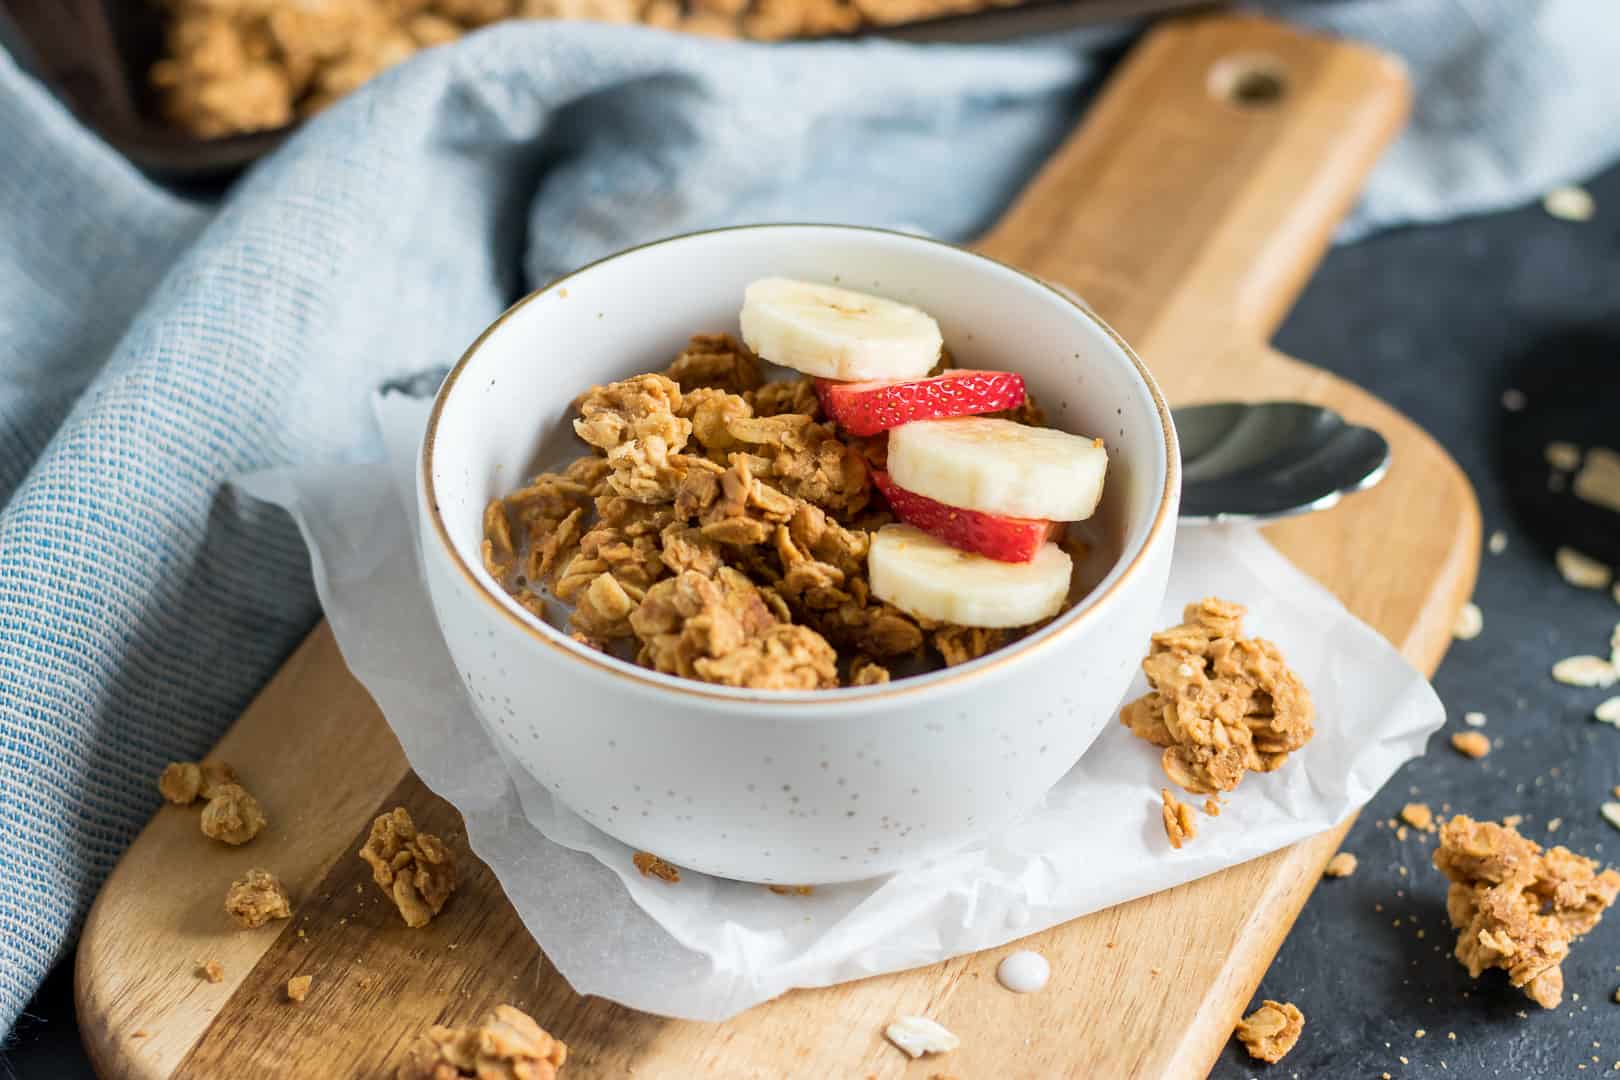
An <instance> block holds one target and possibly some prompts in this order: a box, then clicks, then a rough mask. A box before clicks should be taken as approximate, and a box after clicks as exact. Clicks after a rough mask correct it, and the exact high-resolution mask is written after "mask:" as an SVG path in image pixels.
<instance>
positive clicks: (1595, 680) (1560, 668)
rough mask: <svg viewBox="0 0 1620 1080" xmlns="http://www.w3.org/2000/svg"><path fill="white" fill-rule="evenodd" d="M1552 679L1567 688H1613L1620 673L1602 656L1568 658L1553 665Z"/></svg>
mask: <svg viewBox="0 0 1620 1080" xmlns="http://www.w3.org/2000/svg"><path fill="white" fill-rule="evenodd" d="M1552 677H1553V678H1554V679H1556V680H1558V681H1559V682H1561V683H1563V684H1564V685H1565V686H1613V685H1614V684H1615V682H1616V681H1617V680H1620V672H1616V671H1615V669H1614V664H1612V663H1611V662H1610V661H1608V660H1605V659H1604V658H1603V657H1601V656H1567V657H1565V658H1564V659H1562V660H1560V661H1558V663H1556V664H1554V665H1553V668H1552Z"/></svg>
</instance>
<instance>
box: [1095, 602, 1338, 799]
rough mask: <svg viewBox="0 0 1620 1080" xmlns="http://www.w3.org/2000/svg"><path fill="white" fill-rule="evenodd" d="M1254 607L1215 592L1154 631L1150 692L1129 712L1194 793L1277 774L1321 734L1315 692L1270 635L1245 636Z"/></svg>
mask: <svg viewBox="0 0 1620 1080" xmlns="http://www.w3.org/2000/svg"><path fill="white" fill-rule="evenodd" d="M1244 614H1245V609H1244V608H1243V607H1242V606H1240V605H1238V604H1232V603H1228V602H1227V601H1224V600H1220V599H1217V598H1215V597H1209V598H1207V599H1204V600H1201V601H1199V602H1198V603H1195V604H1189V605H1187V607H1186V609H1185V611H1184V612H1183V618H1184V619H1185V620H1186V621H1185V622H1183V623H1182V624H1181V625H1179V626H1173V627H1171V628H1170V629H1168V630H1163V631H1160V632H1159V633H1157V634H1154V635H1153V641H1152V645H1151V647H1150V650H1149V652H1148V656H1147V658H1146V659H1145V660H1143V661H1142V670H1143V672H1144V673H1145V674H1146V675H1147V679H1148V685H1149V686H1150V687H1151V688H1152V689H1151V690H1150V692H1149V693H1147V694H1146V695H1144V696H1143V697H1141V698H1138V699H1137V700H1136V701H1133V702H1131V703H1129V704H1127V705H1126V706H1125V707H1124V708H1123V709H1122V710H1121V711H1120V717H1119V718H1120V722H1121V723H1123V724H1124V725H1125V726H1126V727H1128V728H1130V729H1131V731H1132V733H1133V734H1135V735H1136V736H1138V737H1139V738H1142V739H1146V740H1147V741H1148V742H1151V743H1153V744H1154V745H1155V746H1162V747H1164V748H1165V751H1164V756H1163V758H1162V761H1161V764H1162V767H1163V768H1164V771H1165V774H1166V775H1167V776H1169V777H1170V779H1171V780H1172V781H1174V782H1175V783H1176V784H1178V785H1180V786H1181V788H1182V789H1183V790H1185V791H1188V792H1191V793H1192V794H1194V795H1210V794H1214V793H1215V792H1219V791H1231V790H1232V789H1233V788H1235V787H1237V785H1238V782H1239V781H1240V780H1242V778H1243V774H1244V773H1245V772H1247V771H1254V772H1271V771H1272V770H1274V769H1277V768H1279V767H1281V765H1282V763H1283V762H1284V761H1286V760H1287V759H1288V755H1289V754H1290V753H1292V752H1293V751H1295V750H1298V749H1299V748H1300V747H1302V746H1304V745H1305V744H1306V743H1307V742H1308V741H1309V740H1310V738H1311V735H1312V734H1313V733H1314V728H1313V726H1312V720H1313V718H1314V716H1315V708H1314V706H1313V705H1312V703H1311V696H1310V693H1309V691H1307V690H1306V689H1305V686H1304V684H1303V683H1301V682H1300V681H1299V677H1298V676H1297V675H1295V674H1294V672H1293V671H1292V670H1290V669H1289V668H1288V666H1287V665H1286V664H1285V663H1284V662H1283V658H1282V654H1281V653H1280V652H1278V650H1277V647H1276V646H1275V645H1273V644H1272V643H1271V642H1269V641H1266V640H1265V639H1264V638H1245V637H1243V636H1242V633H1243V625H1242V621H1243V616H1244Z"/></svg>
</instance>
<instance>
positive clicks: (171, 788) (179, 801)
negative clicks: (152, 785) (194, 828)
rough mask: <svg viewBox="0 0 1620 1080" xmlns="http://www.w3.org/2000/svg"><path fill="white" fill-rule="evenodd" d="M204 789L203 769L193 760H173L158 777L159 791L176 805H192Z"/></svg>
mask: <svg viewBox="0 0 1620 1080" xmlns="http://www.w3.org/2000/svg"><path fill="white" fill-rule="evenodd" d="M201 790H202V770H201V769H200V768H198V767H197V764H196V762H193V761H171V762H169V764H168V765H167V766H166V767H165V768H164V770H163V775H162V776H160V777H158V791H159V792H160V793H162V795H163V797H164V798H165V799H167V800H168V801H169V802H172V803H174V805H176V806H190V805H191V804H192V803H194V802H196V801H197V794H198V793H199V792H200V791H201Z"/></svg>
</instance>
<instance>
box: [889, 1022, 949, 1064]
mask: <svg viewBox="0 0 1620 1080" xmlns="http://www.w3.org/2000/svg"><path fill="white" fill-rule="evenodd" d="M883 1037H884V1038H886V1039H888V1040H889V1041H890V1042H891V1043H893V1044H894V1045H895V1046H896V1047H898V1048H899V1049H900V1050H901V1051H903V1052H904V1053H905V1054H906V1056H907V1057H911V1058H920V1057H922V1056H923V1055H924V1054H948V1053H950V1052H951V1051H952V1050H955V1049H956V1048H957V1047H958V1046H961V1045H962V1040H961V1039H959V1038H957V1037H956V1036H955V1035H953V1034H951V1032H949V1031H947V1030H946V1029H945V1028H944V1027H943V1026H942V1025H940V1024H939V1023H937V1022H935V1021H933V1020H930V1019H928V1018H927V1017H926V1016H902V1017H901V1018H900V1019H898V1020H896V1021H895V1022H894V1023H892V1024H890V1025H889V1026H888V1027H886V1028H884V1029H883Z"/></svg>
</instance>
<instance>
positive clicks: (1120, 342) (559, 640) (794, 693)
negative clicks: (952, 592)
mask: <svg viewBox="0 0 1620 1080" xmlns="http://www.w3.org/2000/svg"><path fill="white" fill-rule="evenodd" d="M776 229H783V230H788V229H832V230H838V231H848V232H867V233H878V234H881V235H884V236H891V237H897V238H901V239H904V240H906V241H910V242H916V243H922V244H930V245H934V246H936V247H941V248H947V249H949V250H951V251H953V252H956V253H958V254H964V255H968V256H970V257H971V258H974V259H982V260H983V261H985V262H988V263H992V264H994V265H996V266H998V267H1001V268H1002V269H1004V270H1008V271H1011V272H1012V273H1015V274H1017V275H1018V276H1020V277H1022V278H1024V279H1025V280H1027V281H1028V282H1030V283H1031V284H1033V285H1035V286H1037V287H1039V288H1041V289H1044V290H1046V291H1047V292H1049V293H1051V294H1052V295H1053V296H1055V297H1057V298H1058V299H1059V300H1061V301H1062V302H1063V303H1064V304H1067V305H1068V306H1069V307H1071V308H1073V309H1074V310H1075V311H1076V312H1077V313H1078V314H1079V316H1080V317H1081V318H1083V319H1085V320H1086V321H1087V322H1090V323H1091V324H1092V325H1093V326H1094V327H1096V328H1097V329H1098V330H1100V331H1102V333H1103V334H1104V336H1106V337H1107V338H1108V339H1109V340H1110V341H1112V342H1113V343H1114V345H1115V346H1116V347H1117V348H1118V349H1119V350H1120V352H1121V353H1122V354H1123V355H1124V356H1125V358H1126V359H1127V360H1129V361H1130V363H1131V365H1132V367H1134V368H1135V370H1136V374H1137V377H1138V378H1139V379H1140V380H1141V382H1142V385H1143V386H1144V387H1145V388H1146V389H1147V392H1148V396H1149V398H1150V399H1151V400H1152V402H1153V407H1154V410H1155V411H1156V412H1157V414H1158V418H1159V429H1160V434H1161V435H1162V437H1163V439H1164V453H1165V470H1164V486H1163V488H1162V489H1161V490H1160V491H1159V493H1158V501H1157V505H1156V507H1155V509H1154V514H1153V520H1152V522H1151V523H1150V524H1149V526H1148V530H1147V533H1146V535H1145V536H1144V537H1143V539H1142V543H1141V545H1140V546H1139V547H1138V548H1137V550H1136V552H1135V553H1134V554H1133V555H1132V557H1131V559H1130V562H1129V563H1128V564H1127V565H1126V566H1125V567H1124V569H1123V570H1122V571H1121V572H1120V573H1119V575H1118V576H1117V577H1115V578H1114V579H1113V580H1112V581H1111V582H1108V583H1107V585H1106V587H1104V588H1103V589H1102V590H1101V592H1100V593H1093V594H1090V595H1089V596H1088V597H1087V598H1086V599H1089V600H1090V601H1091V602H1090V603H1089V604H1088V605H1087V606H1086V607H1085V608H1084V609H1082V610H1079V611H1070V612H1066V613H1064V614H1063V615H1060V616H1059V620H1060V622H1061V625H1059V626H1056V627H1054V628H1053V630H1052V632H1051V633H1049V634H1044V635H1040V636H1037V637H1034V638H1029V639H1025V640H1023V641H1019V642H1015V643H1014V644H1012V645H1010V646H1006V647H1003V648H1000V649H996V650H994V651H993V652H990V653H988V654H986V655H985V656H982V657H979V658H977V659H974V660H970V661H968V662H967V663H964V664H960V665H957V666H956V667H953V668H946V669H943V670H941V671H935V672H929V673H928V674H927V675H919V676H913V677H909V678H903V679H898V680H895V681H893V682H888V683H882V684H878V685H875V686H862V687H837V688H834V689H827V690H789V691H784V690H758V689H750V688H742V687H728V686H716V685H711V684H709V683H705V682H701V681H699V680H697V679H686V678H682V677H680V676H676V675H669V674H666V673H663V672H656V671H652V670H649V669H645V668H642V667H640V666H638V665H635V664H630V663H628V662H626V661H623V660H620V659H618V658H617V657H612V656H605V655H602V654H599V653H597V652H596V651H595V650H590V649H585V648H583V647H579V648H570V647H569V646H568V644H566V643H565V642H566V640H567V639H566V638H565V637H564V636H563V635H562V632H561V631H559V630H557V629H556V628H555V627H552V626H549V625H548V626H546V627H545V628H544V630H542V628H541V627H539V626H537V625H535V624H534V623H533V622H531V621H530V620H529V619H527V618H524V617H522V616H520V615H519V614H518V613H517V612H516V611H514V610H513V609H512V608H511V607H508V606H507V605H506V604H505V603H503V602H502V600H501V598H500V597H498V596H496V595H495V594H494V593H493V592H492V591H491V589H490V588H489V586H488V585H486V584H485V583H484V581H483V580H482V579H481V578H479V576H478V575H477V574H476V573H474V572H473V569H472V567H470V566H469V565H468V564H467V561H466V560H465V559H463V558H462V557H461V552H460V551H459V550H457V548H456V545H455V542H454V541H453V540H451V538H450V533H449V529H448V528H447V526H446V525H445V523H444V518H443V515H442V514H441V512H440V509H439V499H438V493H437V491H436V490H435V487H434V482H433V450H434V444H435V441H436V439H437V436H438V429H439V421H440V419H441V417H442V415H443V413H444V409H445V406H446V404H447V403H448V402H449V400H450V395H451V392H452V391H453V390H454V389H455V386H456V383H457V381H458V380H459V378H460V376H461V374H462V372H464V371H465V370H466V369H467V368H468V366H469V365H470V364H471V362H472V360H473V358H474V357H476V356H477V355H478V352H479V350H480V349H481V348H482V347H483V345H484V342H485V341H486V340H488V339H489V338H490V337H491V336H493V335H494V334H495V333H496V332H497V331H498V330H500V328H501V327H502V326H504V325H505V323H506V322H507V320H508V319H510V318H511V317H512V316H513V315H515V314H517V312H518V311H519V310H521V309H522V308H524V307H526V306H527V305H528V304H530V303H531V302H533V301H535V300H537V299H539V298H540V297H541V296H543V295H545V294H547V293H550V292H552V291H553V290H556V289H560V288H562V287H564V286H566V285H567V283H568V282H569V281H570V280H571V279H573V278H574V277H577V276H578V275H580V274H583V273H585V272H587V271H589V270H591V269H593V268H594V267H596V266H598V265H601V264H603V263H606V262H609V261H611V260H614V259H620V258H625V257H627V256H630V255H633V254H635V253H636V252H639V251H642V250H644V249H647V248H653V247H659V246H662V245H665V244H673V243H677V242H680V241H683V240H689V239H693V238H695V237H700V236H710V235H715V234H721V233H733V232H748V231H769V230H776ZM418 470H419V472H418V481H419V485H420V487H419V490H420V492H421V496H422V498H421V501H422V503H423V504H424V505H423V506H422V507H421V510H422V513H424V514H425V515H426V516H427V519H428V520H431V521H432V523H433V532H434V534H435V536H436V538H437V540H438V542H439V544H440V545H441V546H442V548H443V549H444V553H445V554H446V555H447V556H448V557H449V560H450V564H451V566H453V567H454V568H455V570H456V571H457V572H458V573H459V574H460V575H461V577H462V578H463V579H465V581H466V583H467V584H468V585H470V586H471V587H472V591H473V594H474V595H475V596H477V597H478V598H479V599H480V600H482V601H484V602H486V603H488V604H490V605H491V606H492V607H493V608H494V609H495V610H496V611H497V612H499V613H500V615H501V616H502V617H504V618H505V619H506V620H507V621H509V622H510V623H511V624H513V625H514V626H516V627H517V628H518V629H520V630H522V631H524V632H525V633H527V634H528V635H529V636H530V637H531V638H533V639H534V640H536V641H539V642H541V643H543V644H544V645H546V646H548V647H549V648H551V649H553V650H556V651H557V652H560V653H562V654H563V655H564V656H566V657H568V658H570V659H571V660H573V661H575V662H580V663H584V664H585V665H587V666H588V667H590V668H593V669H595V670H596V671H597V672H598V673H601V674H605V675H610V676H616V677H618V678H622V679H628V680H630V681H631V682H632V683H635V684H638V686H639V688H640V689H643V690H651V691H653V692H655V693H656V692H660V691H661V692H666V693H679V694H686V695H690V696H692V697H697V698H703V699H707V700H709V701H712V702H716V703H720V702H724V703H726V704H729V705H738V704H757V703H765V704H771V705H780V706H797V707H804V706H812V707H813V706H816V705H820V706H822V707H823V709H829V710H830V709H834V708H837V707H840V706H847V705H853V704H862V705H864V704H868V703H875V702H877V701H880V700H885V701H886V700H890V699H893V698H896V697H900V696H902V695H907V694H917V693H923V692H929V691H936V690H939V689H941V688H944V687H946V686H960V684H962V683H964V682H967V681H971V680H974V679H982V678H983V677H985V676H988V675H989V674H990V673H991V672H993V671H996V670H997V669H1000V668H1004V667H1005V666H1006V665H1008V664H1011V663H1014V662H1018V661H1022V660H1024V659H1025V658H1027V657H1029V656H1030V655H1032V654H1034V653H1035V652H1036V651H1038V650H1043V649H1047V650H1048V651H1049V649H1048V647H1049V646H1051V645H1052V644H1053V643H1055V642H1057V641H1058V640H1059V639H1067V638H1072V637H1073V636H1074V632H1075V631H1076V629H1077V628H1079V627H1081V626H1084V625H1087V624H1089V623H1092V622H1094V621H1096V620H1097V619H1099V618H1102V617H1103V614H1102V612H1103V611H1104V609H1105V607H1106V606H1107V605H1108V602H1109V601H1110V600H1116V599H1117V598H1118V596H1119V594H1120V592H1121V591H1122V590H1123V589H1124V588H1125V586H1126V585H1127V584H1128V582H1129V580H1130V579H1131V578H1132V577H1133V576H1134V575H1137V574H1138V572H1139V571H1140V569H1141V567H1142V566H1143V565H1144V564H1145V563H1146V562H1147V560H1148V557H1149V555H1150V554H1151V552H1152V550H1153V549H1154V548H1155V547H1156V546H1157V544H1158V542H1159V541H1160V540H1161V536H1162V534H1163V533H1164V531H1165V530H1166V529H1172V528H1173V526H1174V519H1173V514H1172V509H1173V507H1174V506H1175V505H1176V502H1177V499H1176V495H1177V493H1178V492H1179V490H1180V486H1181V459H1180V453H1179V451H1178V449H1177V441H1176V433H1175V424H1174V421H1173V420H1172V419H1171V415H1170V406H1169V405H1168V404H1167V403H1166V402H1165V399H1164V394H1163V392H1162V391H1160V389H1159V384H1158V382H1157V381H1156V380H1155V379H1154V378H1153V374H1152V373H1151V372H1150V371H1149V370H1148V368H1147V365H1146V364H1144V363H1143V362H1142V359H1141V357H1139V356H1137V354H1136V351H1135V350H1134V349H1132V348H1131V346H1130V345H1129V344H1128V343H1127V342H1126V341H1125V339H1124V338H1123V337H1121V336H1120V335H1119V333H1118V332H1117V331H1115V330H1114V328H1113V327H1111V326H1109V325H1108V324H1107V323H1106V322H1104V321H1103V319H1102V318H1101V317H1100V316H1099V315H1098V314H1097V313H1096V312H1095V311H1093V310H1092V309H1091V308H1090V307H1089V306H1088V305H1087V304H1086V303H1085V301H1084V300H1083V299H1081V298H1080V297H1079V296H1078V295H1076V294H1075V293H1072V292H1070V291H1069V290H1068V289H1066V288H1064V287H1061V286H1058V285H1055V284H1053V283H1052V282H1049V281H1047V280H1045V279H1044V278H1041V277H1039V276H1037V275H1035V274H1032V273H1030V272H1028V271H1027V270H1022V269H1020V268H1019V267H1016V266H1013V265H1012V264H1010V263H1006V262H1003V261H1001V260H1000V259H997V258H994V257H992V256H989V255H985V254H982V253H981V252H978V251H974V250H973V249H971V248H968V247H965V246H963V245H960V244H954V243H951V242H950V241H946V240H939V239H936V238H934V237H931V236H924V235H920V234H918V233H911V232H905V231H903V230H900V229H890V228H883V227H881V226H875V225H845V224H837V223H827V222H787V221H783V222H761V223H756V224H750V225H727V226H721V227H718V228H712V229H695V230H692V231H690V232H684V233H677V234H675V235H672V236H665V237H660V238H659V239H656V240H649V241H647V242H645V243H641V244H635V245H632V246H630V247H627V248H622V249H620V250H617V251H614V252H611V253H609V254H607V255H604V256H602V257H600V258H597V259H593V260H591V261H590V262H588V263H585V264H584V265H582V266H580V267H577V268H576V269H574V270H571V271H569V272H568V273H566V274H562V275H560V276H558V277H556V278H553V279H552V280H551V281H549V282H547V283H546V284H545V285H542V286H540V287H539V288H537V289H534V290H532V291H531V292H529V293H527V294H526V295H524V296H523V297H521V298H519V299H518V300H517V301H515V302H514V303H513V304H512V305H511V306H510V307H508V308H507V309H506V310H505V311H503V312H501V314H500V315H499V316H497V317H496V319H495V320H494V321H493V322H491V323H490V324H489V325H488V326H487V327H485V328H484V330H483V332H481V333H480V334H479V335H478V337H477V338H475V339H474V340H473V342H472V344H471V345H469V346H467V349H466V351H465V352H463V353H462V354H461V357H460V359H458V360H457V361H456V363H455V366H454V367H452V368H451V369H450V372H449V374H447V375H446V376H445V377H444V380H443V382H441V383H440V384H439V389H438V392H437V393H436V394H435V395H434V400H433V408H432V411H431V412H430V413H429V415H428V421H427V427H426V430H425V431H424V433H423V436H422V444H421V449H420V451H419V459H418ZM434 618H435V620H437V621H440V622H441V623H442V618H441V617H440V616H439V614H438V611H437V607H436V606H435V611H434ZM545 631H550V634H549V635H548V634H547V633H546V632H545ZM554 638H555V639H554ZM930 676H932V677H930ZM857 699H858V701H857ZM796 711H797V710H796Z"/></svg>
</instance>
